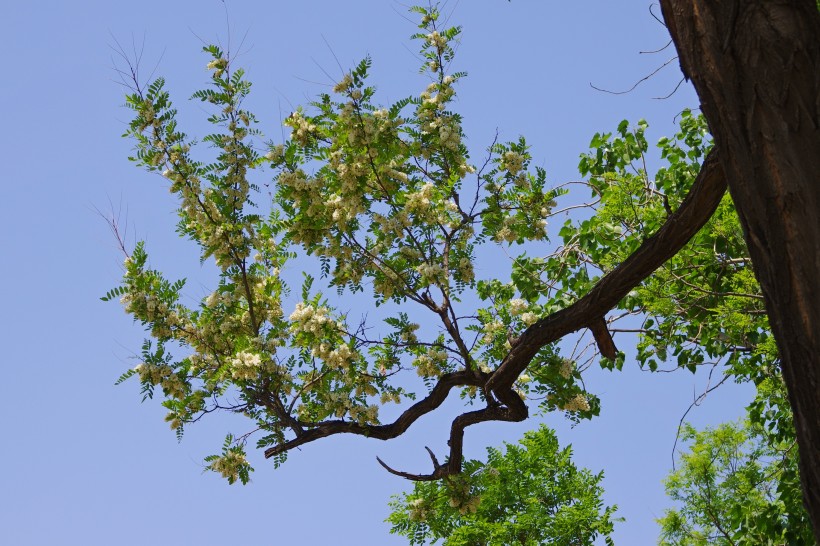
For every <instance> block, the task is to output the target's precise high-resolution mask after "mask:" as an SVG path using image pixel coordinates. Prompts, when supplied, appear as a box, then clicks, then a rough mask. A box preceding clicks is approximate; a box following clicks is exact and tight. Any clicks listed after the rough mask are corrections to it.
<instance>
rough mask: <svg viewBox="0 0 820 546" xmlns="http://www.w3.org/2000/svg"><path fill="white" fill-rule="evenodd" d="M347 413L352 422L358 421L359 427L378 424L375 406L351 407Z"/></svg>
mask: <svg viewBox="0 0 820 546" xmlns="http://www.w3.org/2000/svg"><path fill="white" fill-rule="evenodd" d="M347 413H348V415H350V418H351V419H352V420H354V421H358V423H359V424H361V425H364V424H378V422H379V406H376V405H372V404H371V405H368V406H353V407H352V408H350V410H348V412H347Z"/></svg>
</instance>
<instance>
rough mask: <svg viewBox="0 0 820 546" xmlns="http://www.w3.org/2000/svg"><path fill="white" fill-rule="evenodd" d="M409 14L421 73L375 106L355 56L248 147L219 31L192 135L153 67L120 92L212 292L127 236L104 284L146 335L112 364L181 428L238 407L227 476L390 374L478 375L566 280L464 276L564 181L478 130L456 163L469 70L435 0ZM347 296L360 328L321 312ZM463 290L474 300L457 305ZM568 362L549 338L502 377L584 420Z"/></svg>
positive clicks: (359, 420)
mask: <svg viewBox="0 0 820 546" xmlns="http://www.w3.org/2000/svg"><path fill="white" fill-rule="evenodd" d="M413 11H415V12H416V13H418V14H419V16H420V18H421V22H420V25H419V29H420V32H419V33H418V34H416V35H415V36H414V38H416V39H417V40H419V42H420V44H421V45H420V49H421V54H422V57H423V58H424V65H423V67H422V73H423V74H424V75H425V76H426V77H427V78H428V81H429V84H428V85H427V86H426V89H424V91H422V92H421V93H417V94H414V95H411V96H409V97H407V98H405V99H402V100H400V101H398V102H396V103H394V104H392V105H390V106H388V107H380V106H377V104H376V89H375V87H373V86H370V85H368V73H369V70H370V68H371V64H372V62H371V59H370V58H365V59H364V60H362V61H361V62H360V63H359V64H358V65H357V66H356V67H355V68H353V69H352V70H351V71H350V72H348V73H346V74H344V75H343V77H342V78H341V80H340V81H339V82H338V83H337V84H336V85H335V87H334V89H333V93H332V94H323V95H320V96H319V97H318V98H317V100H316V101H314V102H313V103H312V104H310V105H309V106H308V107H306V108H301V107H299V108H297V109H296V110H295V111H294V112H293V113H292V114H291V115H290V116H289V117H288V118H287V120H286V121H285V125H286V126H287V127H289V128H290V135H289V138H288V139H287V140H286V141H285V142H283V143H279V144H277V143H274V142H268V143H266V144H264V145H263V146H264V148H265V149H266V152H265V153H264V155H262V154H261V153H260V152H258V151H257V150H258V149H259V148H260V145H261V141H260V136H261V134H260V132H259V130H258V129H256V125H257V124H258V122H257V119H256V118H255V116H254V115H253V114H252V113H251V112H249V111H247V110H245V109H244V108H243V102H244V100H245V98H246V97H247V96H248V94H249V93H250V90H251V84H250V82H248V81H247V80H246V79H245V75H244V72H243V71H242V70H241V69H239V68H236V67H234V66H233V65H232V60H231V59H229V58H227V57H226V56H225V52H223V51H222V50H221V49H220V48H218V47H216V46H207V47H205V48H204V51H205V53H206V54H207V55H208V56H209V58H210V61H209V62H208V64H207V68H208V70H210V71H211V82H210V86H209V87H208V88H206V89H202V90H199V91H196V92H194V93H193V95H192V97H191V98H192V99H193V100H196V101H200V102H202V103H205V104H206V105H208V106H209V107H212V108H213V113H212V114H211V115H210V116H209V117H208V121H209V122H210V123H211V124H212V125H213V126H214V127H215V129H214V132H212V133H211V134H208V135H205V136H204V137H202V138H201V140H199V141H197V140H194V139H191V138H189V137H188V136H187V135H186V134H185V133H184V132H182V131H181V130H180V129H179V127H178V125H177V121H176V114H177V111H176V109H175V108H174V106H173V104H172V102H171V99H170V96H169V94H168V92H167V91H166V90H165V82H164V80H163V79H161V78H160V79H157V80H156V81H154V82H152V83H151V84H150V85H149V86H148V87H147V88H145V89H140V88H137V89H136V90H135V92H134V93H132V94H130V95H128V96H127V97H126V105H127V107H128V108H130V109H131V110H132V111H133V114H134V118H133V120H132V122H131V123H130V125H129V129H128V131H127V132H126V135H125V136H127V137H129V138H132V139H133V140H134V142H135V144H136V153H135V154H134V155H133V156H132V157H131V159H132V160H133V161H134V162H136V163H137V164H138V165H139V166H141V167H143V168H145V169H147V170H148V171H152V172H160V173H161V174H162V175H163V177H165V178H166V179H167V180H168V181H169V184H170V190H171V192H172V193H173V194H174V195H175V196H176V198H177V199H178V202H179V208H178V213H179V219H180V220H179V226H178V231H179V233H180V235H182V236H184V237H186V238H188V239H190V240H192V241H193V242H195V243H196V244H197V245H198V246H199V249H200V256H201V259H202V261H203V262H204V261H206V260H213V262H214V263H215V264H216V266H217V267H218V269H219V274H218V277H217V278H216V279H214V286H213V288H212V292H211V293H210V294H209V295H207V296H206V297H204V298H202V300H201V301H199V302H197V303H196V304H194V305H193V306H190V305H186V304H183V303H182V302H183V301H184V300H183V299H182V298H181V295H182V290H183V289H184V280H179V281H172V280H167V279H166V278H165V277H164V276H163V274H162V273H161V272H160V271H159V270H156V269H153V268H151V267H149V265H148V263H149V262H148V254H147V251H146V248H145V245H144V244H143V243H139V244H137V246H136V248H135V249H134V250H133V252H132V253H131V255H130V256H129V257H128V259H127V260H126V262H125V274H124V277H123V282H122V285H121V286H119V287H117V288H114V289H113V290H110V291H109V292H108V293H107V294H106V295H105V296H104V298H103V299H104V300H106V301H108V300H111V299H113V298H117V297H119V298H120V301H121V302H122V304H123V305H124V306H125V310H126V312H128V313H129V314H131V315H132V316H133V317H134V319H135V320H136V321H138V322H140V323H141V324H142V325H143V326H144V327H145V329H146V331H147V332H148V334H149V340H146V344H145V346H144V350H143V355H142V363H141V364H139V365H138V366H137V367H136V368H135V369H134V370H133V371H129V372H126V373H125V374H123V375H122V376H121V378H120V380H125V379H128V378H129V377H136V378H138V380H139V381H140V383H141V385H142V390H143V394H144V395H145V396H146V397H149V398H150V397H152V396H153V395H154V393H155V390H157V391H159V390H161V392H162V394H163V396H164V400H163V401H162V404H163V406H164V407H165V408H166V409H167V410H168V413H167V417H166V420H167V421H168V422H169V424H170V426H171V428H172V429H173V430H175V431H176V434H177V435H178V436H181V434H182V432H183V428H184V427H185V426H186V425H188V424H190V423H193V422H196V421H198V420H199V419H201V418H203V417H205V416H207V415H209V414H211V413H214V412H217V411H228V412H233V413H238V414H242V415H244V416H247V417H248V418H250V419H251V420H252V422H253V425H252V427H251V428H252V430H253V432H252V433H248V434H237V435H231V436H229V438H230V439H231V440H230V442H232V443H231V445H230V448H226V449H227V450H223V453H222V455H218V456H216V457H218V459H209V462H210V463H211V464H210V465H209V467H210V468H212V469H214V470H217V471H218V472H220V473H222V474H223V475H225V476H226V477H227V478H228V479H229V481H231V483H233V482H236V481H242V482H244V481H245V480H244V479H243V476H246V474H243V473H242V470H241V469H242V468H244V466H243V465H244V464H245V462H244V458H243V459H242V461H243V462H241V464H240V463H238V462H237V461H238V460H239V459H238V457H239V455H240V454H242V456H243V457H244V451H243V449H244V446H245V444H246V443H247V442H248V441H249V439H250V438H251V435H252V434H255V435H256V445H257V447H258V448H260V449H268V448H275V449H274V452H272V453H271V454H270V455H273V456H274V457H275V462H276V463H277V464H278V463H281V462H283V461H284V460H285V454H286V452H287V449H288V446H290V445H292V444H289V442H292V441H295V438H296V437H298V436H299V435H301V434H302V433H303V432H304V431H306V430H310V429H315V428H317V427H322V426H336V425H335V424H333V423H338V422H344V423H347V424H348V425H355V426H350V427H348V429H346V430H351V431H355V432H357V433H360V434H364V435H367V434H369V431H370V430H371V429H369V428H368V427H375V426H378V425H379V423H380V421H379V409H380V407H381V406H382V405H383V404H386V403H402V402H404V401H406V400H412V399H414V398H415V397H416V395H417V393H415V392H413V391H411V390H410V389H408V388H407V384H408V381H407V380H406V379H405V380H402V379H401V378H402V377H405V376H404V374H402V372H407V371H410V372H411V373H412V375H414V376H419V377H421V379H422V380H423V383H424V384H425V385H426V387H427V388H428V389H431V388H433V386H434V385H435V384H436V382H437V381H438V380H439V378H440V377H442V376H443V375H444V374H448V373H452V372H458V371H461V372H463V371H465V370H466V371H471V372H472V373H473V374H481V373H485V374H486V373H489V372H491V371H492V370H493V369H494V368H495V367H497V366H498V364H499V363H500V362H501V361H502V360H503V358H504V356H505V355H506V353H507V351H508V349H509V347H510V340H511V339H512V338H513V337H514V336H516V335H518V334H519V333H521V332H522V331H523V330H524V329H525V328H526V327H527V326H529V325H531V324H533V323H534V322H535V321H536V320H537V319H538V318H539V317H540V316H542V315H543V314H544V313H547V312H551V311H552V310H555V309H557V308H560V307H562V306H565V305H567V304H568V303H569V302H570V301H571V297H570V296H569V295H567V293H566V292H565V291H564V292H562V293H561V294H558V295H557V296H554V297H553V296H552V295H550V294H543V295H542V294H539V293H538V291H537V290H538V286H536V285H533V284H531V283H529V281H528V280H527V279H528V278H527V277H526V276H522V275H520V274H518V273H517V272H518V271H523V270H525V269H526V268H527V267H528V266H527V259H528V258H526V255H524V254H523V253H522V254H520V258H517V259H516V261H515V263H516V266H515V267H514V271H515V273H514V275H515V276H516V278H518V279H519V280H518V281H517V282H514V283H513V284H509V283H504V282H502V281H501V280H499V279H496V278H491V279H476V274H475V270H474V260H475V257H476V253H477V252H479V251H482V249H484V250H483V251H484V252H487V251H488V250H487V249H489V251H492V249H493V248H498V247H499V246H500V245H503V246H510V245H518V244H520V243H525V242H527V241H543V240H546V238H547V233H546V225H547V220H546V219H547V217H548V216H549V215H550V214H551V211H552V209H553V207H554V206H555V199H556V198H557V197H559V196H560V195H562V194H563V193H565V192H564V191H563V190H561V189H550V188H548V187H547V182H546V174H545V172H544V171H543V169H537V168H536V169H530V160H531V156H530V153H529V148H528V146H527V144H526V141H525V140H524V138H519V139H517V140H516V141H514V142H507V143H498V144H495V145H493V146H492V147H491V148H490V150H489V154H490V155H489V160H488V161H487V162H486V164H485V166H484V167H483V168H481V169H476V167H475V166H474V165H472V164H471V162H470V155H469V151H468V149H467V147H466V145H465V144H464V134H463V131H462V129H461V116H460V115H459V114H458V113H456V112H455V111H453V110H452V103H453V100H454V97H455V96H456V87H457V84H458V82H459V80H460V79H461V78H463V77H465V76H466V74H465V73H464V72H458V71H455V72H450V70H449V69H450V67H451V64H452V62H453V60H454V56H455V49H454V47H453V44H454V42H455V40H457V39H458V36H459V33H460V29H459V28H458V27H452V28H446V29H443V28H439V27H437V21H438V18H439V17H438V12H437V11H436V10H435V9H426V8H415V9H414V10H413ZM197 145H200V146H201V145H205V146H209V147H210V148H212V150H215V152H216V154H215V160H211V161H209V162H205V161H200V160H197V159H196V156H197ZM211 155H212V156H213V155H214V154H211ZM265 167H266V168H269V169H271V170H272V171H273V173H274V179H275V180H274V185H273V186H272V188H273V191H272V193H273V196H274V199H273V203H270V204H268V203H264V202H263V201H261V198H262V196H263V195H264V194H262V193H261V192H260V184H257V183H255V182H252V180H253V178H254V177H256V176H258V172H259V171H260V170H261V169H262V168H265ZM268 207H271V210H270V212H269V213H266V214H263V213H262V211H263V209H265V208H268ZM507 252H511V253H513V254H514V253H515V252H516V251H515V250H512V249H508V250H507ZM304 254H307V256H308V257H313V258H315V259H316V260H317V262H318V264H317V267H316V270H317V271H318V272H319V273H320V274H319V275H318V276H317V278H314V277H312V276H309V275H306V276H305V278H304V282H303V283H302V290H301V293H300V296H301V297H300V298H297V300H296V301H295V302H294V301H293V300H290V301H288V298H291V294H292V292H291V290H290V283H292V282H293V280H292V279H286V278H285V276H283V275H282V274H281V271H282V268H283V267H284V266H285V265H286V264H287V263H288V262H289V260H292V259H293V258H294V257H295V256H297V255H302V257H303V258H302V259H305V257H304ZM581 284H583V286H587V285H588V283H578V284H577V285H576V286H577V287H578V288H579V290H580V289H581V288H582V286H581ZM323 289H325V290H329V291H330V293H333V292H335V293H336V295H337V296H338V297H337V298H336V299H333V300H332V299H330V298H328V297H326V296H325V295H324V293H323V291H322V290H323ZM297 293H299V291H297ZM360 293H363V294H365V295H366V296H367V297H368V298H369V299H370V301H372V302H374V303H375V305H377V306H382V307H383V309H384V313H383V316H382V317H380V318H381V319H382V320H383V321H384V322H383V324H384V326H383V327H382V328H381V329H380V331H378V332H377V333H376V335H372V333H373V329H374V328H375V327H374V326H373V325H372V324H369V325H365V323H364V322H363V321H362V323H361V325H357V323H356V322H355V321H352V322H349V321H348V316H347V313H343V312H339V311H338V310H337V308H338V306H340V305H346V304H344V303H342V302H343V301H344V300H343V297H344V296H345V295H350V294H360ZM476 296H478V297H479V298H480V299H481V300H482V301H483V302H484V304H483V305H485V306H484V307H482V308H481V309H478V310H473V309H470V310H469V311H468V312H465V311H463V310H461V309H460V306H459V305H460V302H461V301H462V300H463V299H466V298H467V297H470V298H471V299H472V301H475V297H476ZM517 296H518V297H517ZM187 301H190V300H187ZM285 306H288V307H289V309H290V310H289V312H287V313H286V311H285V309H284V308H285ZM291 306H293V307H291ZM408 306H411V307H412V306H415V309H416V310H415V311H414V312H413V313H410V312H408V309H409V307H408ZM425 314H426V315H425ZM422 317H429V318H426V319H425V318H422ZM430 319H432V321H433V322H431V320H430ZM423 322H424V323H426V324H427V325H433V326H432V327H425V328H421V327H420V324H422V323H423ZM177 352H178V353H180V354H181V355H183V356H179V355H176V354H175V353H177ZM564 362H565V360H564V359H563V358H561V357H559V356H558V352H557V349H556V348H555V347H546V348H544V349H543V350H542V352H541V353H539V358H538V359H536V360H535V361H534V362H533V369H532V373H531V375H530V376H522V378H521V380H520V381H519V382H518V389H519V391H520V393H521V396H526V394H527V392H532V393H535V394H537V395H539V396H541V397H543V398H544V399H545V400H547V399H548V400H547V401H546V402H545V407H549V408H552V409H559V408H560V409H564V410H566V411H567V412H568V415H569V416H570V417H571V418H572V419H579V418H588V417H591V416H592V415H594V414H596V413H597V411H598V403H597V399H596V398H595V397H594V396H593V395H591V394H587V393H586V392H585V389H584V388H583V385H582V383H581V382H580V373H576V371H572V372H571V373H569V372H567V371H566V370H568V369H569V368H567V366H566V365H565V364H564ZM573 366H574V365H573ZM562 370H563V371H562ZM573 370H574V368H573ZM533 378H534V379H533ZM410 383H411V384H412V381H411V382H410ZM528 384H529V386H528ZM462 394H463V396H464V397H465V398H467V400H468V402H469V403H476V402H477V403H482V402H483V403H488V402H489V401H487V400H485V398H484V392H483V390H480V389H477V388H476V387H475V385H473V384H472V383H471V382H468V383H467V384H466V385H464V389H463V392H462ZM228 459H230V461H228ZM220 461H221V462H220ZM225 469H228V470H227V471H226V470H225Z"/></svg>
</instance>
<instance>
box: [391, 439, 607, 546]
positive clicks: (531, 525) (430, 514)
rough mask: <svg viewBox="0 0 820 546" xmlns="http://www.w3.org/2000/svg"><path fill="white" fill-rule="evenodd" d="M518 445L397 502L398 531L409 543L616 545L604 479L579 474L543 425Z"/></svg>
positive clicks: (490, 451) (569, 452)
mask: <svg viewBox="0 0 820 546" xmlns="http://www.w3.org/2000/svg"><path fill="white" fill-rule="evenodd" d="M519 444H520V445H513V444H505V450H504V452H501V451H500V450H497V449H493V448H490V449H488V450H487V452H488V458H487V462H486V463H481V462H479V461H473V460H470V461H466V462H465V463H464V472H463V473H462V474H460V475H459V476H453V477H447V478H445V479H443V480H441V481H436V482H425V483H417V484H416V487H415V489H414V491H413V492H412V493H411V494H405V495H402V496H401V497H396V498H395V499H394V501H393V502H392V503H391V506H392V508H393V509H394V511H393V514H392V515H391V516H390V518H389V519H388V521H389V522H390V523H392V524H393V528H392V532H394V533H399V534H402V535H404V536H406V537H407V538H408V539H410V544H424V543H425V542H428V541H436V540H439V539H443V540H444V542H443V544H446V545H447V546H468V545H469V546H485V545H494V544H523V545H534V544H553V545H555V546H571V545H574V544H591V543H592V542H593V541H594V540H595V538H596V537H599V536H600V537H605V538H606V543H607V544H612V541H611V539H610V538H609V535H610V533H611V532H612V526H613V518H612V516H613V514H614V512H615V510H616V507H605V506H604V504H603V501H602V500H601V494H602V493H603V489H602V488H601V485H600V482H601V479H602V478H603V474H602V473H599V474H592V473H591V472H589V471H588V470H583V469H578V468H576V467H575V465H574V464H573V463H572V460H571V459H572V450H571V448H569V447H566V448H564V449H561V448H560V447H559V445H558V439H557V438H556V437H555V433H554V432H552V431H551V430H550V429H548V428H547V427H545V426H543V425H542V426H541V428H539V429H538V430H536V431H533V432H528V433H526V434H525V435H524V438H523V439H522V440H521V441H520V442H519Z"/></svg>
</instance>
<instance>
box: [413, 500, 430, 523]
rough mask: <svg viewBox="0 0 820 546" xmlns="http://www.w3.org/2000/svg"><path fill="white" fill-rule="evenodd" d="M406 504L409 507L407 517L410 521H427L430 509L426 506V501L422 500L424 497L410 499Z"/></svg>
mask: <svg viewBox="0 0 820 546" xmlns="http://www.w3.org/2000/svg"><path fill="white" fill-rule="evenodd" d="M407 506H408V508H409V510H408V511H407V517H408V518H410V521H418V522H419V523H424V522H425V521H427V517H428V515H429V514H430V513H431V512H432V509H431V508H430V507H428V506H427V503H426V502H424V499H422V498H418V499H414V500H412V501H410V502H409V503H408V504H407Z"/></svg>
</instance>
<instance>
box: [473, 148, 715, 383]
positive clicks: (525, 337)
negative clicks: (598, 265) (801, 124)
mask: <svg viewBox="0 0 820 546" xmlns="http://www.w3.org/2000/svg"><path fill="white" fill-rule="evenodd" d="M717 155H718V154H717V150H716V149H713V150H712V151H711V152H710V153H709V155H708V156H707V157H706V160H705V161H704V163H703V167H701V170H700V173H699V174H698V176H697V178H696V179H695V183H694V184H693V185H692V188H691V189H690V190H689V193H688V194H687V196H686V198H685V199H684V200H683V202H682V203H681V205H680V207H679V208H678V210H677V211H676V212H675V213H674V214H673V215H671V216H670V217H669V219H668V220H667V221H666V222H665V223H664V224H663V226H661V228H660V229H659V230H658V232H657V233H655V234H654V235H653V236H652V237H650V238H648V239H647V240H646V241H644V242H643V244H642V245H641V246H640V247H638V249H637V250H636V251H635V252H634V253H633V254H632V255H630V256H629V257H628V258H627V259H626V260H624V262H623V263H621V264H620V265H619V266H618V267H616V268H615V269H613V270H612V271H611V272H609V273H608V274H607V275H605V276H604V277H603V278H602V279H601V280H600V281H598V283H597V284H596V285H595V286H594V287H593V288H592V290H590V291H589V292H588V293H587V294H586V295H585V296H584V297H582V298H581V299H579V300H578V301H576V302H575V303H574V304H572V305H571V306H569V307H567V308H566V309H562V310H560V311H558V312H556V313H553V314H552V315H550V316H548V317H545V318H542V319H541V320H539V321H538V322H536V323H535V324H533V325H532V326H530V327H529V328H527V330H526V331H525V332H524V333H523V334H522V335H521V336H520V337H519V338H518V340H517V343H516V344H515V345H514V346H513V347H512V348H511V349H510V352H509V353H508V354H507V356H506V357H505V358H504V361H503V362H502V363H501V366H499V367H498V369H497V370H496V371H495V373H494V374H493V376H492V377H491V378H490V380H489V381H488V383H487V387H488V388H489V389H490V390H492V391H493V392H496V393H498V392H500V391H503V390H506V389H509V388H511V387H512V384H513V383H514V382H515V380H516V379H517V378H518V376H519V375H521V373H523V371H524V370H525V369H526V367H527V365H528V364H529V363H530V361H531V360H532V359H533V357H534V356H535V355H536V353H537V352H538V351H539V350H540V349H541V348H542V347H544V346H545V345H547V344H549V343H552V342H554V341H557V340H559V339H561V338H562V337H564V336H565V335H567V334H570V333H572V332H575V331H577V330H580V329H581V328H585V327H586V326H587V325H588V324H589V323H590V321H591V320H592V319H593V317H601V316H603V315H605V314H606V313H607V312H608V311H609V310H610V309H612V308H613V307H615V306H616V305H617V304H618V302H619V301H620V300H621V299H622V298H624V296H626V295H627V294H628V293H629V291H630V290H632V289H633V288H635V287H636V286H638V285H639V284H640V283H641V282H643V280H644V279H646V278H647V277H649V275H651V274H652V273H653V272H654V271H655V270H656V269H657V268H658V267H660V266H661V265H663V263H664V262H666V261H667V260H668V259H669V258H671V257H672V256H674V255H675V254H677V252H678V251H679V250H680V249H681V248H683V246H684V245H685V244H686V243H687V242H689V239H691V238H692V236H693V235H695V233H697V232H698V230H700V228H702V227H703V226H704V224H706V222H707V221H708V220H709V218H711V216H712V214H713V213H714V212H715V210H716V209H717V206H718V204H719V203H720V200H721V198H722V197H723V194H724V193H725V191H726V178H725V177H724V175H723V169H722V168H721V166H720V163H719V161H718V158H717Z"/></svg>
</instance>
